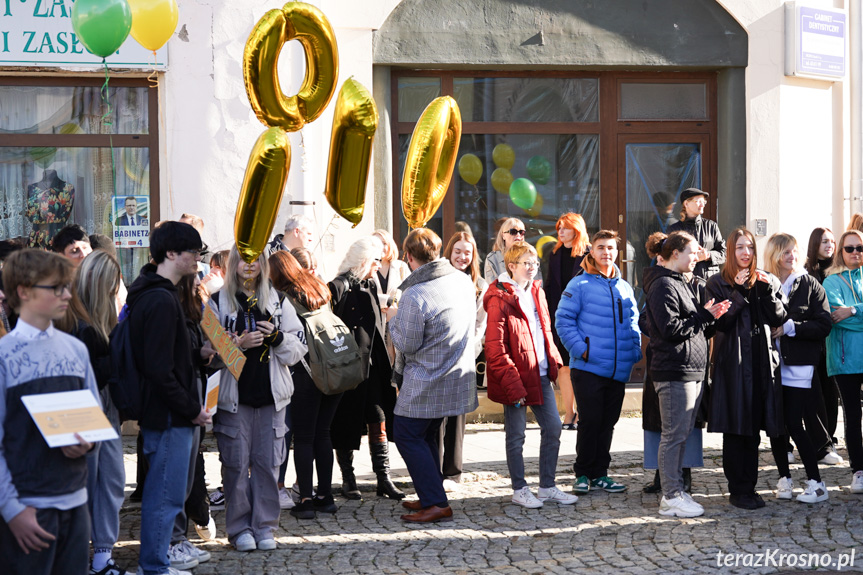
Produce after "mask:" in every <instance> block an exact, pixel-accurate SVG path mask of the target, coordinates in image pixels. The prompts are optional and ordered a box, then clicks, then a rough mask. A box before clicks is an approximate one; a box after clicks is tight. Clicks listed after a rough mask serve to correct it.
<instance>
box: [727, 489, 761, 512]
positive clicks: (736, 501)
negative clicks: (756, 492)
mask: <svg viewBox="0 0 863 575" xmlns="http://www.w3.org/2000/svg"><path fill="white" fill-rule="evenodd" d="M752 495H753V494H752V493H744V494H742V495H741V494H735V493H732V494H731V497H729V498H728V502H729V503H731V504H732V505H733V506H735V507H739V508H740V509H747V510H750V511H751V510H754V509H758V501H757V500H756V499H755V497H753V496H752ZM762 503H763V500H762Z"/></svg>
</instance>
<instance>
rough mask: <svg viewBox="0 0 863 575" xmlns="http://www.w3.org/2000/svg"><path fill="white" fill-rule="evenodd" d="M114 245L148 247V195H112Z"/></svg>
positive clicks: (120, 246)
mask: <svg viewBox="0 0 863 575" xmlns="http://www.w3.org/2000/svg"><path fill="white" fill-rule="evenodd" d="M112 201H113V210H112V213H113V214H114V218H113V219H114V246H116V247H117V248H146V247H150V198H149V196H114V197H113V198H112Z"/></svg>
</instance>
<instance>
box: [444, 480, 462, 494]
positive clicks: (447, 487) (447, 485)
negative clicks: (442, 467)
mask: <svg viewBox="0 0 863 575" xmlns="http://www.w3.org/2000/svg"><path fill="white" fill-rule="evenodd" d="M459 489H461V485H459V484H458V483H456V482H455V481H453V480H452V479H444V480H443V490H444V491H446V492H447V493H452V492H453V491H458V490H459Z"/></svg>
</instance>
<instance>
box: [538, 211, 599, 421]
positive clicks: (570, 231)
mask: <svg viewBox="0 0 863 575" xmlns="http://www.w3.org/2000/svg"><path fill="white" fill-rule="evenodd" d="M555 229H557V243H556V244H555V245H554V248H552V250H551V255H550V256H549V258H548V277H547V278H546V280H545V285H544V286H543V287H544V288H545V297H546V299H547V300H548V313H550V314H551V335H552V337H553V338H554V345H555V346H556V347H557V351H558V352H560V357H561V358H562V359H563V367H561V368H560V371H558V374H557V387H558V388H560V395H561V397H562V398H563V408H564V409H565V410H566V412H565V413H564V416H563V429H568V430H570V431H574V430H575V429H576V424H575V421H576V419H577V418H578V413H577V412H576V405H575V393H574V392H573V390H572V380H571V379H570V376H569V353H567V351H566V348H565V347H564V346H563V343H561V341H560V337H559V336H558V335H557V330H556V329H555V327H554V316H555V314H556V313H557V305H558V304H559V303H560V297H561V294H563V290H565V289H566V285H567V284H568V283H569V280H571V279H572V278H573V277H575V275H576V274H577V273H578V272H579V271H580V270H581V260H583V259H584V256H585V254H587V252H588V251H589V250H590V236H589V235H587V227H586V226H585V224H584V218H583V217H581V215H579V214H574V213H572V212H568V213H566V214H563V215H562V216H560V218H558V220H557V224H555Z"/></svg>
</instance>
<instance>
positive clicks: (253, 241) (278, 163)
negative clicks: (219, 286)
mask: <svg viewBox="0 0 863 575" xmlns="http://www.w3.org/2000/svg"><path fill="white" fill-rule="evenodd" d="M290 167H291V143H290V141H289V140H288V134H287V132H285V131H284V130H282V129H281V128H270V129H268V130H266V131H264V133H262V134H261V135H260V136H258V140H257V141H256V142H255V145H254V147H252V153H251V154H249V163H248V165H247V166H246V174H245V176H243V187H242V189H241V190H240V199H239V200H238V201H237V214H236V216H234V238H235V239H236V240H237V249H238V250H239V252H240V256H242V258H243V260H245V261H246V262H247V263H252V262H254V261H255V260H256V259H258V256H259V255H261V252H263V251H264V248H265V247H267V242H268V241H269V240H270V234H271V233H272V231H273V225H274V224H275V223H276V216H277V215H278V213H279V204H280V203H281V202H282V194H283V193H284V191H285V184H286V183H287V182H288V170H289V169H290Z"/></svg>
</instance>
